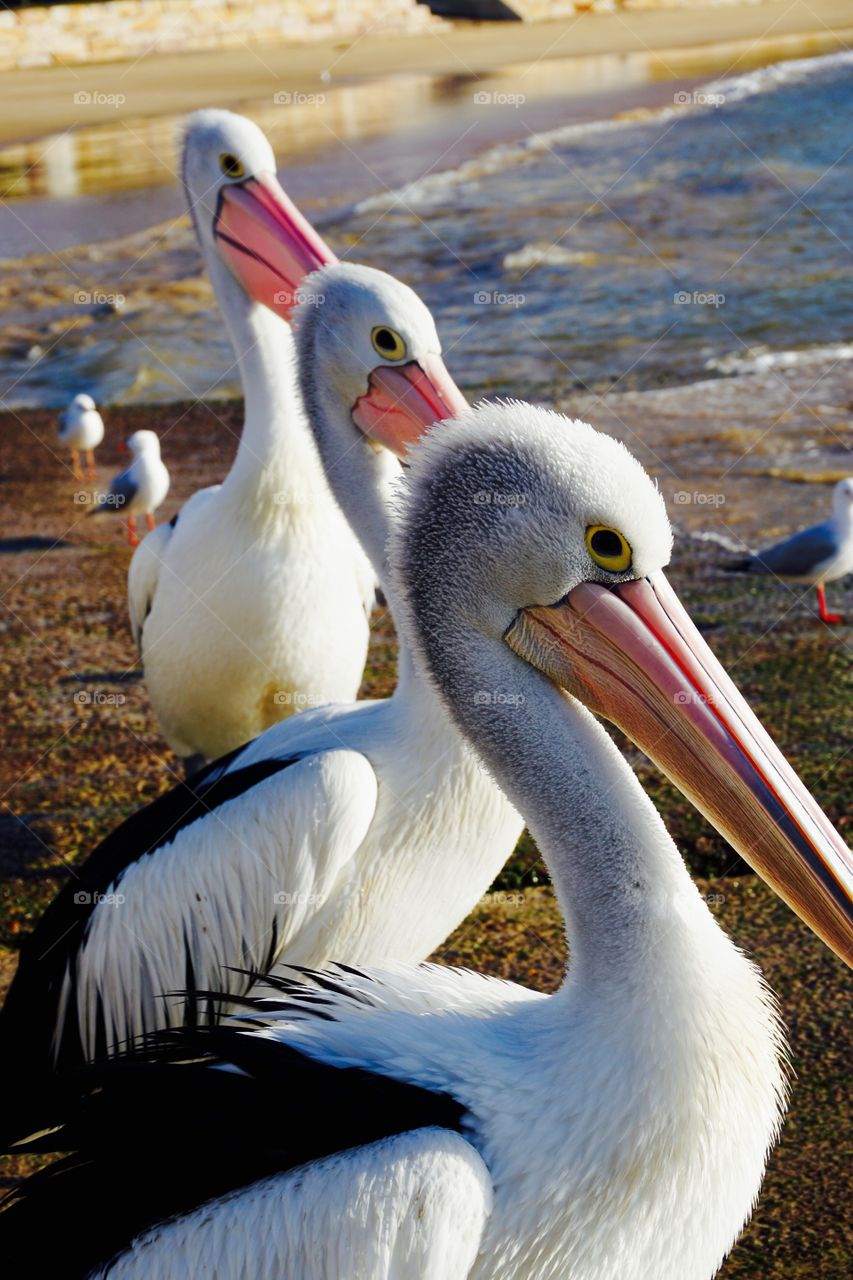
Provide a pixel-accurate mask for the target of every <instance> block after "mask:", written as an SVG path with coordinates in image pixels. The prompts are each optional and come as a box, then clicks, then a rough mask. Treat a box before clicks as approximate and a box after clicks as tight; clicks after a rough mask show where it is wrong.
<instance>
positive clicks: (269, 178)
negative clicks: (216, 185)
mask: <svg viewBox="0 0 853 1280" xmlns="http://www.w3.org/2000/svg"><path fill="white" fill-rule="evenodd" d="M213 233H214V235H215V236H216V238H217V240H218V241H219V251H220V253H221V254H222V256H223V258H224V259H225V261H226V262H227V263H228V265H229V266H230V268H231V270H232V271H233V272H234V274H235V276H236V277H237V279H238V280H239V281H240V283H241V284H242V285H243V288H244V289H245V290H246V292H247V293H248V295H249V297H250V298H252V299H254V301H255V302H260V303H261V304H262V305H263V306H265V307H269V308H270V310H271V311H275V312H276V314H277V315H280V316H283V317H284V319H285V320H286V319H288V318H289V316H290V313H291V311H292V310H293V307H294V306H295V305H296V303H297V302H298V301H299V299H298V297H297V293H298V290H299V287H300V285H301V284H302V281H303V280H304V279H305V277H306V276H307V275H309V274H310V273H311V272H312V271H317V270H319V268H320V267H325V266H328V265H329V264H330V263H333V262H337V258H336V257H335V255H334V254H333V253H332V251H331V249H330V248H329V246H328V245H327V244H326V242H325V241H324V240H323V239H322V237H321V236H319V235H318V234H317V232H316V231H315V230H314V228H313V227H312V226H311V223H310V222H309V221H308V219H307V218H304V217H303V216H302V214H301V213H300V212H299V210H298V209H297V207H296V205H295V204H294V203H293V201H292V200H291V199H290V197H289V196H288V195H287V193H286V192H285V191H284V189H283V188H282V186H281V185H280V183H279V181H278V179H277V178H276V176H275V174H272V173H262V174H258V176H257V177H255V178H247V179H246V181H245V182H240V183H236V184H234V185H231V186H225V187H223V188H222V190H221V192H220V194H219V207H218V209H217V211H216V218H215V219H214V224H213Z"/></svg>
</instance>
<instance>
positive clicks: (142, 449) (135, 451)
mask: <svg viewBox="0 0 853 1280" xmlns="http://www.w3.org/2000/svg"><path fill="white" fill-rule="evenodd" d="M125 447H126V448H127V449H128V450H129V451H130V455H131V463H130V466H129V467H126V468H125V470H124V471H120V472H119V474H118V475H117V476H113V478H112V480H111V481H110V487H109V489H108V490H107V492H106V493H102V494H99V495H98V498H97V502H96V505H95V507H94V508H93V510H92V515H101V514H103V513H104V512H105V511H107V512H112V513H114V514H116V515H120V516H124V517H125V519H126V520H127V536H128V540H129V542H130V545H131V546H132V547H135V546H138V544H139V538H138V537H137V535H136V517H137V516H138V515H144V516H145V523H146V525H147V527H148V529H149V530H151V529H153V528H154V512H155V511H156V510H157V508H158V507H159V506H161V505H162V504H163V503H164V502H165V501H166V496H167V494H168V492H169V472H168V469H167V467H166V464H165V463H164V462H163V460H162V458H161V457H160V439H159V437H158V436H157V434H156V432H154V431H134V433H133V435H132V436H130V437H129V438H128V441H127V445H126V446H125Z"/></svg>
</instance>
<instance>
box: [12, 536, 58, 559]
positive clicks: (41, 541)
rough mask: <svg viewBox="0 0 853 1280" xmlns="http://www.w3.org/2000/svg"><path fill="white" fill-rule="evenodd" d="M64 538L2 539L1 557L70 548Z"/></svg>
mask: <svg viewBox="0 0 853 1280" xmlns="http://www.w3.org/2000/svg"><path fill="white" fill-rule="evenodd" d="M70 546H71V543H70V542H66V541H65V539H64V538H41V537H39V536H38V535H37V534H32V535H30V536H29V537H26V538H0V555H5V556H13V555H19V554H20V553H21V552H22V551H55V550H56V549H57V547H70Z"/></svg>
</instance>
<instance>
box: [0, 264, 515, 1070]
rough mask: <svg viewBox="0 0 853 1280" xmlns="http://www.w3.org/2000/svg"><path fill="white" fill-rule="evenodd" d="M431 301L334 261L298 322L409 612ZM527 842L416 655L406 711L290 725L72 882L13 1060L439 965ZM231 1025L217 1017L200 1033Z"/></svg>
mask: <svg viewBox="0 0 853 1280" xmlns="http://www.w3.org/2000/svg"><path fill="white" fill-rule="evenodd" d="M413 298H414V295H412V294H411V291H410V290H409V289H407V288H406V287H405V286H403V285H401V284H400V283H399V282H396V281H392V280H390V279H389V277H387V276H384V275H383V273H381V272H375V271H372V270H370V269H368V268H366V267H361V266H355V265H348V264H343V263H333V264H329V265H327V266H325V267H323V268H321V269H319V270H317V271H315V272H314V273H313V274H312V275H310V276H309V277H308V279H307V282H306V285H305V288H304V292H303V296H302V298H301V301H300V302H299V305H298V307H297V309H296V311H295V313H294V325H295V330H296V335H297V344H298V361H299V367H300V369H301V370H302V373H303V377H304V385H305V387H306V396H307V397H310V416H309V423H310V426H311V429H312V432H313V433H314V434H313V437H312V438H313V439H315V440H316V445H315V447H316V448H317V452H318V455H319V456H320V457H321V458H322V460H323V463H324V465H325V467H326V470H327V473H328V475H329V478H330V481H331V484H332V486H333V489H334V493H335V495H336V497H337V499H338V501H339V503H340V506H341V509H342V511H343V513H344V515H345V516H346V517H347V518H348V519H349V521H350V523H351V524H352V526H353V527H354V528H355V529H356V532H357V533H358V536H359V538H360V540H361V543H362V545H363V546H364V548H365V551H366V552H367V554H368V555H369V556H370V559H371V563H372V565H373V571H374V573H375V575H376V577H377V578H378V579H379V581H380V583H381V585H382V587H383V589H384V590H385V594H386V597H387V599H388V603H389V606H390V608H391V610H392V612H395V611H396V607H397V604H396V595H395V591H394V588H393V584H392V583H391V582H390V581H389V579H388V573H387V564H386V558H385V547H386V541H387V536H388V529H389V519H390V516H389V504H390V499H391V482H390V476H391V475H394V476H397V477H399V475H400V473H401V469H400V465H399V462H398V460H397V456H396V454H400V455H405V454H406V452H407V450H408V449H409V448H410V447H412V446H413V445H414V443H415V442H416V440H417V439H418V437H419V436H420V434H421V433H422V431H423V416H424V414H423V413H422V411H421V409H420V408H417V406H418V405H421V404H426V403H429V404H431V405H433V406H435V400H434V398H433V397H431V395H430V393H429V391H428V388H427V387H425V386H424V383H425V382H427V381H428V378H427V375H426V374H425V373H424V372H423V370H422V367H421V364H420V363H414V361H413V359H412V357H413V356H415V353H416V352H417V350H418V343H419V342H421V341H422V340H423V336H422V330H420V329H419V328H418V324H419V323H422V324H425V323H426V320H425V317H426V315H427V314H428V313H425V312H424V313H416V312H414V311H413V308H414V303H413ZM379 314H382V315H384V316H385V317H386V326H388V325H390V326H391V327H390V329H389V334H390V335H392V336H393V340H394V342H395V344H399V348H398V349H399V356H398V364H397V365H395V366H386V365H384V364H382V365H381V366H380V367H379V368H377V369H375V370H374V371H373V372H372V373H371V375H370V377H369V378H365V376H364V365H363V361H364V360H365V359H367V351H368V350H371V349H372V330H371V325H370V323H368V325H367V332H366V333H365V332H364V317H365V315H367V317H368V320H369V318H370V317H371V316H374V317H375V316H376V315H379ZM413 314H414V321H413V319H412V316H413ZM273 318H274V319H275V317H273ZM431 333H432V335H433V337H432V342H433V343H435V341H436V339H435V338H434V330H431ZM352 353H354V355H353V354H352ZM374 358H375V357H374ZM437 359H438V357H437V356H436V355H433V360H437ZM422 360H423V362H424V363H425V364H426V365H427V367H428V368H429V367H430V365H429V363H428V362H427V356H426V355H424V356H423V357H422ZM322 361H325V367H326V368H328V369H329V370H332V371H334V372H335V383H334V385H333V389H332V391H330V392H326V393H324V394H321V393H320V391H319V390H318V388H319V387H320V386H323V387H325V386H326V383H325V380H324V379H312V377H311V373H312V370H314V369H316V368H317V367H318V363H320V362H322ZM359 370H360V372H359ZM429 385H432V383H431V380H430V381H429ZM334 387H338V388H340V387H343V392H342V397H343V402H344V403H346V404H351V403H353V400H352V397H353V396H354V395H355V392H356V390H357V388H358V387H360V388H361V395H360V396H359V399H358V401H357V402H356V408H355V411H354V412H352V413H350V412H349V411H346V412H340V411H339V409H336V408H335V405H336V400H337V393H336V392H335V390H334ZM456 395H457V397H458V400H459V401H461V396H459V393H458V392H457V393H456ZM407 396H408V397H410V398H411V400H410V401H409V400H407ZM425 396H427V397H428V400H425V398H424V397H425ZM410 402H414V403H415V405H416V408H415V409H414V410H411V409H409V408H406V411H405V412H399V410H398V409H396V406H397V405H399V404H403V405H404V406H406V405H407V404H409V403H410ZM386 407H387V408H386ZM426 412H428V413H430V414H432V413H434V408H430V409H428V410H427V411H426ZM356 419H358V420H359V421H360V422H362V423H363V424H364V426H363V427H362V426H358V425H357V423H356ZM380 436H381V437H382V439H385V440H387V442H388V444H387V446H386V445H385V444H383V443H382V442H381V439H380ZM392 446H393V450H394V452H392ZM178 528H180V520H179V522H178ZM333 604H334V602H332V605H333ZM344 606H345V601H344ZM328 625H329V627H330V628H331V629H334V628H335V625H336V622H335V610H334V607H332V608H331V614H330V620H329V624H328ZM484 696H486V697H490V696H491V693H490V691H489V688H486V689H485V690H484ZM521 829H522V824H521V819H520V817H519V816H518V814H517V812H516V811H515V809H514V808H513V806H512V805H511V804H510V802H509V801H508V800H507V799H506V797H505V796H504V795H503V793H502V792H501V791H500V789H499V788H498V787H497V786H496V785H495V783H494V781H493V779H492V778H491V777H490V776H489V775H488V773H486V772H485V771H484V770H483V769H482V767H481V766H480V763H479V761H478V760H477V759H476V757H475V756H474V755H473V753H472V752H471V750H470V748H469V746H468V745H467V743H466V742H465V741H464V739H463V738H462V737H461V736H460V735H459V733H458V731H457V729H456V727H455V726H454V724H453V722H452V720H451V719H450V718H449V716H448V715H447V712H446V710H445V708H444V706H443V705H442V703H441V702H440V700H439V699H438V698H437V697H436V694H435V690H434V688H433V687H432V684H431V682H430V680H429V679H428V678H426V676H425V675H424V674H422V673H420V672H418V671H417V670H416V668H415V667H414V665H413V663H412V659H411V655H410V653H409V652H408V649H407V647H406V646H405V644H404V645H402V646H401V649H400V654H399V658H398V684H397V688H396V689H395V692H394V694H393V696H392V697H390V698H387V699H385V700H382V701H377V702H361V703H348V704H347V703H342V704H340V705H330V706H323V707H317V708H309V709H307V710H305V711H303V712H302V713H301V714H300V715H298V716H295V717H291V718H290V719H288V720H285V721H283V722H281V723H279V724H277V725H274V726H273V727H272V728H270V729H268V730H267V731H266V732H265V733H263V734H261V735H260V736H259V737H258V738H256V739H254V740H253V741H252V742H251V743H249V744H248V745H246V746H244V747H242V748H238V749H237V750H236V751H233V752H231V753H230V754H229V755H227V756H225V757H223V759H222V760H220V761H218V762H215V763H213V764H211V765H209V766H207V768H205V769H203V770H202V771H200V772H199V773H198V774H197V775H195V776H194V777H193V778H192V779H191V780H190V782H189V784H188V785H186V786H179V787H178V788H176V789H174V790H173V791H170V792H168V793H167V794H166V795H164V796H161V797H160V798H159V799H157V800H155V801H154V803H153V804H151V805H148V806H147V807H146V808H144V809H141V810H140V811H139V812H137V813H136V814H134V815H133V816H132V817H131V818H130V819H128V821H127V822H125V823H124V824H122V826H120V827H119V828H118V829H117V830H116V831H114V832H113V833H112V834H111V835H109V836H108V837H107V838H106V840H104V841H103V842H102V844H101V845H100V846H99V847H98V848H97V849H96V850H95V851H94V852H93V853H92V855H91V856H90V857H89V859H88V860H87V861H86V862H84V863H83V865H82V866H76V867H75V868H74V875H73V876H72V878H71V879H70V880H69V882H68V884H67V885H66V886H65V887H64V889H63V890H62V892H61V893H60V894H59V896H58V897H57V899H56V900H55V901H54V902H53V903H52V904H51V906H50V907H49V908H48V909H47V911H46V912H45V915H44V917H43V918H42V920H41V921H40V922H39V925H38V926H37V927H36V929H35V931H34V933H33V935H32V936H31V938H30V939H29V940H28V943H27V945H26V946H25V947H24V949H23V950H22V953H21V961H20V965H19V968H18V972H17V974H16V977H15V979H14V981H13V984H12V987H11V988H10V992H9V995H8V996H7V1000H6V1004H5V1007H4V1009H3V1013H2V1015H0V1041H2V1042H3V1043H5V1044H9V1045H11V1044H12V1043H14V1044H16V1045H19V1044H22V1043H23V1044H25V1045H26V1046H27V1055H28V1059H27V1060H28V1066H27V1068H26V1069H25V1071H24V1072H23V1073H22V1072H21V1071H20V1067H21V1062H22V1060H21V1058H20V1057H19V1055H18V1053H17V1050H16V1052H15V1054H11V1052H10V1053H9V1054H7V1055H6V1061H7V1063H9V1065H10V1069H12V1070H13V1071H14V1073H15V1074H16V1076H17V1077H19V1078H20V1077H21V1076H22V1075H23V1076H29V1078H30V1080H31V1081H39V1080H41V1077H42V1075H43V1074H44V1073H45V1072H46V1071H48V1072H55V1073H56V1074H59V1075H65V1074H66V1073H67V1072H68V1071H69V1070H71V1069H73V1068H74V1067H75V1066H77V1065H79V1063H80V1061H81V1060H85V1059H91V1058H94V1057H97V1056H99V1055H101V1054H103V1053H111V1052H115V1050H116V1048H117V1047H118V1046H120V1045H121V1044H122V1043H124V1042H125V1041H127V1040H128V1039H132V1038H134V1037H135V1036H137V1035H139V1034H140V1033H141V1032H143V1031H148V1030H153V1029H155V1028H158V1027H164V1026H169V1025H172V1026H176V1025H180V1024H181V1023H182V1022H183V1021H184V1019H185V1017H186V1013H187V1007H188V1006H187V1001H186V999H185V998H184V997H182V996H180V995H177V994H171V993H180V992H184V991H186V990H187V989H188V988H193V989H209V988H217V989H218V988H219V987H220V986H221V985H222V984H223V983H225V984H226V985H228V986H230V988H231V991H232V995H233V997H234V999H235V1001H239V1000H240V999H241V998H242V997H243V996H244V995H245V994H246V992H247V991H248V990H249V989H250V988H251V986H252V985H253V979H252V976H251V974H247V972H246V971H249V970H250V971H253V972H254V973H261V974H267V973H274V972H275V970H276V967H277V966H278V965H280V964H288V965H289V964H302V965H310V966H313V967H318V966H321V965H325V964H328V963H329V962H330V961H332V960H343V961H345V962H347V963H351V964H368V963H370V964H378V963H381V962H384V961H386V960H394V961H410V962H417V961H421V960H423V959H425V958H426V956H428V955H429V954H430V952H431V951H433V950H434V949H435V947H437V946H438V945H439V944H440V943H441V942H442V941H443V940H444V939H445V938H446V937H447V935H448V934H449V933H450V932H451V931H452V930H453V929H454V928H455V927H456V925H458V924H459V923H460V921H461V920H462V919H464V917H465V916H466V915H467V914H468V912H469V911H470V910H471V909H472V907H473V906H474V905H475V904H476V902H477V901H478V899H479V898H480V897H481V896H482V895H483V894H484V893H485V892H486V890H487V889H488V887H489V885H490V884H491V882H492V881H493V880H494V878H495V876H496V875H497V874H498V872H499V871H500V869H501V867H502V866H503V864H504V862H505V861H506V859H507V857H508V856H509V855H510V853H511V852H512V849H513V847H514V846H515V844H516V842H517V840H518V837H519V835H520V834H521ZM164 997H165V998H164ZM226 1007H227V1006H222V1005H221V1004H220V1002H213V1003H212V1004H211V1005H210V1006H209V1007H206V1009H205V1013H204V1016H205V1017H206V1018H211V1019H213V1020H214V1021H215V1020H217V1019H218V1018H219V1017H220V1016H221V1015H222V1013H223V1012H224V1011H225V1009H226ZM22 1087H26V1084H22ZM40 1087H43V1088H44V1089H45V1090H49V1089H50V1088H51V1083H50V1081H48V1082H45V1083H44V1085H43V1086H42V1085H39V1086H38V1088H40Z"/></svg>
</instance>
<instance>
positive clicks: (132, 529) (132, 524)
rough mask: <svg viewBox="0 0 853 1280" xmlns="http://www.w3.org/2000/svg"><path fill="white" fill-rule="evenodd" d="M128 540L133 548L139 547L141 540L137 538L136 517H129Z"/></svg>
mask: <svg viewBox="0 0 853 1280" xmlns="http://www.w3.org/2000/svg"><path fill="white" fill-rule="evenodd" d="M127 539H128V542H129V543H130V545H131V546H132V547H138V546H139V539H138V538H137V536H136V516H128V517H127Z"/></svg>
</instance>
